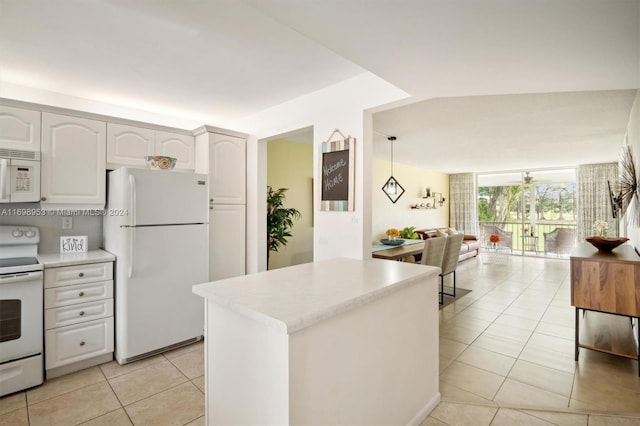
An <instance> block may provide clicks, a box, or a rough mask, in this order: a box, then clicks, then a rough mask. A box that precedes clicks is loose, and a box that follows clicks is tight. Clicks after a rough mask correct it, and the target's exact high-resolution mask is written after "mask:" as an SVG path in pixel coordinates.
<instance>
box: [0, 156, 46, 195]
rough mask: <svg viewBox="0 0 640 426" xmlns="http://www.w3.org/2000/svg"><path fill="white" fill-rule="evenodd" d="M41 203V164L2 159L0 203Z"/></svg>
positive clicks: (15, 159) (22, 160)
mask: <svg viewBox="0 0 640 426" xmlns="http://www.w3.org/2000/svg"><path fill="white" fill-rule="evenodd" d="M39 201H40V162H39V161H34V160H25V159H17V158H0V203H31V202H39Z"/></svg>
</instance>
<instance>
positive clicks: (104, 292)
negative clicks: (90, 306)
mask: <svg viewBox="0 0 640 426" xmlns="http://www.w3.org/2000/svg"><path fill="white" fill-rule="evenodd" d="M111 298H113V281H100V282H97V283H87V284H76V285H68V286H64V287H54V288H47V289H45V291H44V307H45V309H50V308H57V307H60V306H67V305H75V304H77V303H85V302H92V301H95V300H102V299H111Z"/></svg>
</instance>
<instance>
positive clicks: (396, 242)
mask: <svg viewBox="0 0 640 426" xmlns="http://www.w3.org/2000/svg"><path fill="white" fill-rule="evenodd" d="M380 242H381V243H382V244H384V245H385V246H401V245H403V244H404V240H380Z"/></svg>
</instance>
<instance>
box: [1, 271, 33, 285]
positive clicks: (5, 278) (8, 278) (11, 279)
mask: <svg viewBox="0 0 640 426" xmlns="http://www.w3.org/2000/svg"><path fill="white" fill-rule="evenodd" d="M41 279H42V271H37V272H18V273H16V274H7V275H0V285H3V284H13V283H19V282H23V281H34V280H41Z"/></svg>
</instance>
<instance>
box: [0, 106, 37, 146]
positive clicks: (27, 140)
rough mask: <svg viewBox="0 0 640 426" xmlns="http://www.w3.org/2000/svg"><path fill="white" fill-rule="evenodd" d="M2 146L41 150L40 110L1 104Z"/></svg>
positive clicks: (0, 127)
mask: <svg viewBox="0 0 640 426" xmlns="http://www.w3.org/2000/svg"><path fill="white" fill-rule="evenodd" d="M0 148H5V149H17V150H21V151H37V152H40V111H32V110H29V109H23V108H13V107H9V106H4V105H0Z"/></svg>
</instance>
